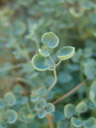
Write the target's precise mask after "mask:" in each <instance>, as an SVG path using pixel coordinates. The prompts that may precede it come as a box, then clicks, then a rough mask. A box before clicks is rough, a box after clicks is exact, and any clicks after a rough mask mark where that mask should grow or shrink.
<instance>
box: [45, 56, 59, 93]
mask: <svg viewBox="0 0 96 128" xmlns="http://www.w3.org/2000/svg"><path fill="white" fill-rule="evenodd" d="M49 58H50V60H51V61H52V63H53V65H54V68H53V73H54V82H53V83H52V84H51V85H50V87H49V88H48V91H47V94H48V93H49V92H50V91H51V90H52V88H53V87H54V86H55V85H56V82H57V73H56V67H57V66H56V64H55V62H54V60H53V59H52V57H51V56H49Z"/></svg>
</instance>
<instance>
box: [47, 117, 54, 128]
mask: <svg viewBox="0 0 96 128" xmlns="http://www.w3.org/2000/svg"><path fill="white" fill-rule="evenodd" d="M47 119H48V121H49V125H50V128H53V123H52V119H51V116H50V115H47Z"/></svg>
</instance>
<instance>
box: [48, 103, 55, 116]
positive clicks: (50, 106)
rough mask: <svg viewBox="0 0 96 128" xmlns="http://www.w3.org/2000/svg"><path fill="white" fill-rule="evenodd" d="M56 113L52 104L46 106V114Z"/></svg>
mask: <svg viewBox="0 0 96 128" xmlns="http://www.w3.org/2000/svg"><path fill="white" fill-rule="evenodd" d="M54 111H55V106H54V105H53V104H51V103H48V104H47V106H46V113H47V114H51V113H52V112H54Z"/></svg>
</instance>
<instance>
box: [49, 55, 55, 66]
mask: <svg viewBox="0 0 96 128" xmlns="http://www.w3.org/2000/svg"><path fill="white" fill-rule="evenodd" d="M49 58H50V60H51V61H52V63H53V65H54V67H56V64H55V62H54V60H53V58H52V57H51V56H49Z"/></svg>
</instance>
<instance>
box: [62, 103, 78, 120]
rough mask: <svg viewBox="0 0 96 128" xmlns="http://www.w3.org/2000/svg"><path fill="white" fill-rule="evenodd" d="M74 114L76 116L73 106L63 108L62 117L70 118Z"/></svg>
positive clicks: (68, 105)
mask: <svg viewBox="0 0 96 128" xmlns="http://www.w3.org/2000/svg"><path fill="white" fill-rule="evenodd" d="M75 114H76V112H75V106H74V105H73V104H67V105H66V106H65V107H64V115H65V117H66V118H71V117H72V116H73V115H75Z"/></svg>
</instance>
